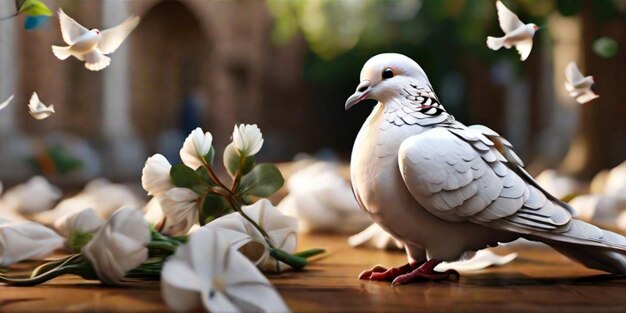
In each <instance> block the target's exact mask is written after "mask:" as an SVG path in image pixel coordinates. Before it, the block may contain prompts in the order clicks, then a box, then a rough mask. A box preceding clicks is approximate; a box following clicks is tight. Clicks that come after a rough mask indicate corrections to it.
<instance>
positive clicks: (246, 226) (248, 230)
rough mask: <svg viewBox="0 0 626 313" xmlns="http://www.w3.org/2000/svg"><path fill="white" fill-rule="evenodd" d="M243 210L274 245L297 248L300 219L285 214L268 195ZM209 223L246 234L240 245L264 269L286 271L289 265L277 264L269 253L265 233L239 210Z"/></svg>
mask: <svg viewBox="0 0 626 313" xmlns="http://www.w3.org/2000/svg"><path fill="white" fill-rule="evenodd" d="M242 211H243V212H244V213H245V214H246V215H247V216H248V217H250V218H251V219H252V220H253V221H255V222H256V223H257V224H259V226H261V227H262V228H263V229H264V230H265V232H267V234H268V236H269V238H270V240H272V243H273V244H274V246H276V247H277V248H280V249H282V250H284V251H286V252H288V253H293V252H294V251H295V249H296V246H297V229H298V220H297V219H295V218H293V217H291V216H287V215H284V214H282V213H281V212H280V211H278V209H276V208H275V207H274V206H273V205H272V203H271V202H270V201H269V200H267V199H261V200H259V201H257V202H256V203H254V204H252V205H249V206H244V207H243V208H242ZM205 227H213V228H219V229H221V230H229V231H231V232H238V233H240V234H242V235H240V236H239V238H243V239H241V240H242V241H238V242H239V243H244V244H243V245H242V244H238V245H237V248H238V249H239V251H240V252H241V253H243V254H244V255H245V256H246V257H248V258H249V259H250V260H251V261H253V262H254V263H255V264H257V265H258V266H259V268H260V269H261V270H263V271H268V272H274V271H283V270H286V269H288V268H289V266H288V265H286V264H284V263H282V262H281V263H280V265H279V266H278V267H277V263H276V259H274V258H273V257H271V256H269V251H268V249H267V246H266V245H267V244H266V242H265V239H264V238H263V235H262V234H261V233H260V232H259V231H258V230H257V229H256V228H255V227H254V226H253V225H252V224H251V223H250V222H248V221H247V220H246V219H245V218H244V217H242V216H241V214H239V213H237V212H235V213H231V214H228V215H226V216H223V217H220V218H218V219H216V220H214V221H212V222H210V223H209V224H207V225H205ZM228 236H229V237H230V238H236V237H237V236H235V235H233V234H232V233H231V234H229V235H228ZM246 236H247V237H246ZM260 244H262V245H265V246H266V247H265V249H263V250H261V246H260Z"/></svg>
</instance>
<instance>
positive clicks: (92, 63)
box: [85, 49, 111, 71]
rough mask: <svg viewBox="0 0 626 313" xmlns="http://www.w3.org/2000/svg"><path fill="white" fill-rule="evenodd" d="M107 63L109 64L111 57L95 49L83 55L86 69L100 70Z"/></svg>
mask: <svg viewBox="0 0 626 313" xmlns="http://www.w3.org/2000/svg"><path fill="white" fill-rule="evenodd" d="M109 64H111V58H109V57H108V56H106V55H104V54H102V53H100V51H97V49H95V50H94V51H92V52H90V53H88V54H86V55H85V67H86V68H87V69H88V70H92V71H100V70H102V69H105V68H106V67H107V66H109Z"/></svg>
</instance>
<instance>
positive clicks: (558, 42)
mask: <svg viewBox="0 0 626 313" xmlns="http://www.w3.org/2000/svg"><path fill="white" fill-rule="evenodd" d="M44 2H45V3H46V4H48V5H49V7H50V8H51V9H53V10H56V8H57V7H63V9H64V10H65V12H67V13H68V14H69V15H70V16H72V17H74V18H75V19H76V20H77V21H79V22H80V23H82V24H83V25H85V26H87V27H88V28H95V27H98V28H101V29H102V28H107V27H110V26H113V25H115V24H117V23H119V22H121V21H122V20H123V19H125V18H126V17H127V16H128V15H130V14H137V15H140V16H141V17H142V18H143V19H142V21H141V24H140V25H139V26H138V28H137V29H136V30H135V31H134V33H133V34H132V35H131V36H130V38H129V39H128V40H127V42H125V44H124V45H123V46H122V48H121V49H119V50H118V51H117V52H115V53H114V54H113V55H112V59H113V61H112V65H111V66H110V67H109V68H107V69H105V70H104V71H102V72H91V71H88V70H86V69H85V68H84V67H83V64H82V63H81V62H78V61H77V60H75V59H70V60H67V61H59V60H57V59H56V58H55V57H54V56H53V55H52V52H51V50H50V45H51V44H61V43H62V40H61V34H60V30H59V26H58V23H57V20H56V18H53V19H51V20H50V21H48V23H47V25H46V26H45V27H43V28H42V29H39V30H36V31H25V30H24V29H23V27H22V23H23V20H22V19H23V18H22V17H20V18H15V19H10V20H5V21H0V98H1V99H2V100H4V99H6V98H7V97H8V96H9V95H10V94H15V99H14V102H13V103H12V104H11V105H10V106H9V107H8V108H6V109H5V110H3V111H0V180H2V181H3V182H4V183H5V187H6V186H10V185H12V184H16V183H20V182H23V181H25V180H26V179H27V178H29V177H30V176H32V175H34V174H43V175H44V176H46V177H47V178H48V179H50V180H52V181H53V182H55V183H56V184H58V185H60V186H82V184H84V183H85V182H87V181H89V180H91V179H93V178H96V177H101V176H104V177H107V178H110V179H112V180H114V181H121V182H139V180H140V177H141V168H142V166H143V163H144V162H145V159H146V158H147V157H148V156H149V155H151V154H153V153H156V152H160V153H163V154H165V155H166V156H167V157H168V158H169V159H170V160H171V161H173V162H175V161H176V160H177V158H178V156H177V154H178V149H179V148H180V146H181V144H182V141H183V140H184V138H185V136H186V135H187V134H188V133H189V131H190V130H192V129H193V128H195V127H196V126H201V127H203V128H204V129H205V130H208V131H211V132H212V133H213V135H214V138H215V143H216V144H215V145H216V148H217V150H218V151H219V152H218V156H219V155H220V154H221V150H222V149H223V147H224V146H225V145H226V144H227V143H228V142H229V137H230V133H231V132H232V127H233V125H234V124H235V123H242V122H243V123H256V124H258V125H259V126H260V127H261V129H262V131H263V134H264V137H265V146H264V148H263V150H262V152H261V154H260V156H259V158H260V159H261V160H265V161H274V162H282V161H289V160H291V159H292V158H293V157H294V156H295V155H296V154H298V153H300V152H307V153H311V154H316V153H317V154H318V155H319V156H322V157H325V158H339V159H342V160H347V159H348V157H349V153H350V151H351V148H352V142H353V140H354V138H355V136H356V133H357V132H358V129H359V127H360V125H361V124H362V122H363V121H364V120H365V117H366V116H367V114H369V112H370V111H371V108H372V105H373V103H367V102H366V103H363V104H361V105H359V106H358V107H357V108H355V109H353V111H350V112H345V111H344V108H343V107H344V102H345V99H346V98H347V97H348V96H349V95H350V94H351V93H352V92H353V91H354V89H355V87H356V85H357V83H358V75H359V71H360V68H361V66H362V65H363V63H364V62H365V61H366V60H367V59H368V58H369V57H371V56H373V55H375V54H377V53H380V52H399V53H404V54H406V55H408V56H410V57H412V58H414V59H415V60H416V61H417V62H418V63H419V64H420V65H421V66H422V67H423V68H424V70H425V71H426V72H427V74H428V75H429V77H430V79H431V82H432V83H433V84H434V88H435V91H436V92H437V94H438V95H439V97H440V98H441V100H442V102H443V104H444V105H445V106H446V107H447V108H448V110H449V111H451V112H452V113H453V114H455V116H456V117H457V119H459V120H461V121H462V122H465V123H466V124H474V123H480V124H484V125H487V126H489V127H491V128H493V129H494V130H496V131H498V132H500V133H501V134H503V135H506V137H508V138H509V139H510V141H511V142H512V143H513V144H514V145H515V146H516V148H517V150H518V151H519V153H520V154H521V155H522V156H523V157H524V159H525V160H526V161H527V164H529V168H530V170H531V172H533V173H538V172H539V171H541V170H542V169H544V168H548V167H550V168H556V169H557V170H558V171H559V172H560V173H562V174H568V175H573V176H576V177H578V178H581V179H585V180H588V179H590V178H591V177H592V176H593V175H594V174H595V173H596V172H598V171H599V170H601V169H606V168H611V167H613V166H615V165H617V164H619V163H620V162H622V161H623V160H625V159H626V103H625V102H624V99H626V1H621V0H595V1H591V0H588V1H583V0H558V1H557V0H506V1H504V2H505V3H506V5H507V6H509V8H511V9H512V10H513V11H515V12H517V13H518V15H519V16H520V17H521V19H522V20H524V21H526V22H534V23H536V24H538V25H540V26H541V27H542V29H541V30H540V31H539V32H538V33H537V35H536V36H535V46H534V49H533V52H532V53H531V55H530V57H529V59H528V60H527V61H526V62H523V63H522V62H520V61H519V57H518V55H517V53H516V52H515V51H513V50H501V51H497V52H495V51H491V50H489V49H487V47H486V45H485V38H486V36H487V35H495V36H500V35H501V30H500V28H499V26H498V22H497V17H496V14H495V1H486V0H474V1H471V0H442V1H423V0H397V1H382V0H338V1H335V0H298V1H295V0H267V1H261V0H258V1H255V0H247V1H225V0H224V1H210V0H206V1H204V0H179V1H160V0H126V1H122V0H119V1H104V0H80V1H76V0H71V1H70V0H58V1H55V0H46V1H44ZM14 10H15V7H14V1H13V0H0V12H2V13H1V14H0V15H2V16H5V15H10V14H12V13H13V12H14ZM570 61H576V62H577V63H578V64H579V66H580V68H581V70H582V71H583V73H586V74H589V75H593V76H594V77H595V79H596V82H597V83H596V86H595V90H596V91H597V92H598V93H599V94H600V95H601V97H600V98H599V99H597V100H595V101H593V102H591V103H589V104H586V105H583V106H581V105H578V104H576V103H575V102H574V101H573V100H572V99H570V98H569V97H568V96H567V94H566V92H565V90H564V88H563V82H564V68H565V65H566V64H567V63H568V62H570ZM33 91H37V93H38V94H39V96H40V98H41V99H42V100H43V102H44V103H46V104H54V105H55V108H56V111H57V113H56V114H55V115H53V116H52V117H50V118H49V119H46V120H44V121H36V120H34V119H32V118H31V117H30V116H29V114H28V112H27V108H26V103H27V101H28V99H29V98H30V95H31V94H32V92H33Z"/></svg>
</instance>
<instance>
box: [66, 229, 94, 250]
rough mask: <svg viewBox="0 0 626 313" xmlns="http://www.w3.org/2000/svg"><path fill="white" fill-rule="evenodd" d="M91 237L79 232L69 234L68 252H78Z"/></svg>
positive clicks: (90, 234)
mask: <svg viewBox="0 0 626 313" xmlns="http://www.w3.org/2000/svg"><path fill="white" fill-rule="evenodd" d="M92 237H93V234H92V233H89V232H84V233H83V232H79V231H72V232H70V237H69V238H68V239H67V245H68V246H69V248H70V250H71V251H73V252H78V251H80V249H82V248H83V247H84V246H85V245H86V244H87V243H89V241H90V240H91V238H92Z"/></svg>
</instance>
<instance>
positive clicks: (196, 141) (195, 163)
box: [180, 127, 213, 170]
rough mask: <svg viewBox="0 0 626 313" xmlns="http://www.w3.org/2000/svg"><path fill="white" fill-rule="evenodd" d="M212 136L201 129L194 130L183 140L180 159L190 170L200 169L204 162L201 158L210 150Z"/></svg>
mask: <svg viewBox="0 0 626 313" xmlns="http://www.w3.org/2000/svg"><path fill="white" fill-rule="evenodd" d="M212 143H213V136H212V135H211V133H209V132H206V133H205V132H203V131H202V128H200V127H198V128H196V129H194V130H193V131H192V132H191V133H190V134H189V136H187V138H186V139H185V142H184V143H183V147H182V148H181V149H180V159H181V160H182V161H183V163H184V164H185V165H187V166H189V167H191V168H192V169H194V170H195V169H197V168H199V167H201V166H202V165H203V164H204V162H203V161H202V158H203V157H205V156H206V155H207V153H209V151H210V150H211V144H212Z"/></svg>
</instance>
